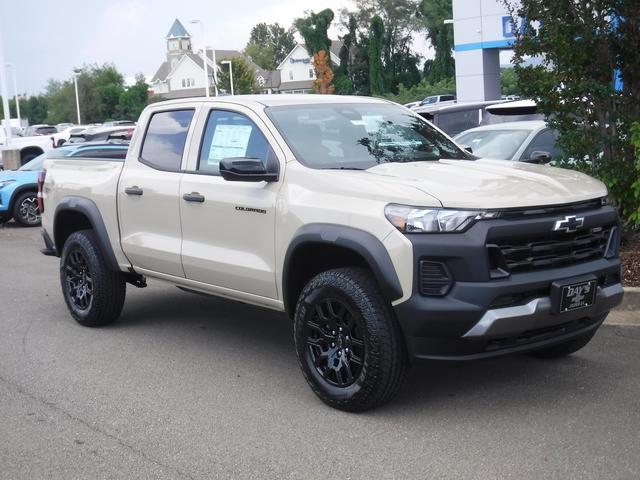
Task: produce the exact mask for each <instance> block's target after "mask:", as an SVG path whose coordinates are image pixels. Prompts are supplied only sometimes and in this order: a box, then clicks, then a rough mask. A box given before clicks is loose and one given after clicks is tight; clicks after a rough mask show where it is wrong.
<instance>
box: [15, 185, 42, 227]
mask: <svg viewBox="0 0 640 480" xmlns="http://www.w3.org/2000/svg"><path fill="white" fill-rule="evenodd" d="M13 219H14V220H15V221H16V222H18V223H19V224H20V225H23V226H25V227H37V226H38V225H40V209H38V194H37V193H36V192H24V193H21V194H20V195H18V198H16V201H15V203H14V204H13Z"/></svg>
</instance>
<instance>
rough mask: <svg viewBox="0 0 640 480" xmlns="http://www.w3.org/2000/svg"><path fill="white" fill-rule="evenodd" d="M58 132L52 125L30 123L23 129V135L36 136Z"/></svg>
mask: <svg viewBox="0 0 640 480" xmlns="http://www.w3.org/2000/svg"><path fill="white" fill-rule="evenodd" d="M54 133H58V129H57V128H56V127H54V126H53V125H31V126H29V127H27V128H26V129H25V132H24V136H25V137H36V136H40V135H52V134H54Z"/></svg>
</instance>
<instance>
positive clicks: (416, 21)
mask: <svg viewBox="0 0 640 480" xmlns="http://www.w3.org/2000/svg"><path fill="white" fill-rule="evenodd" d="M352 4H353V6H354V9H353V10H349V9H343V10H342V11H341V15H342V18H343V24H347V22H348V18H349V17H350V16H353V17H354V18H355V20H356V24H357V26H358V33H359V36H360V38H361V39H362V41H361V43H362V44H363V45H364V44H367V45H368V43H369V40H370V37H371V35H372V32H371V30H370V28H369V27H370V24H371V20H372V19H373V17H374V16H376V15H377V16H379V17H380V18H381V19H382V23H383V25H384V30H385V36H384V42H383V49H382V61H383V65H384V71H385V73H386V75H385V76H386V77H387V79H388V85H387V89H388V90H391V91H393V92H397V89H398V84H399V83H400V81H406V82H409V83H411V84H412V83H413V82H418V81H419V80H420V75H419V71H418V69H417V66H416V64H417V61H418V57H417V56H416V55H414V54H412V53H411V43H412V40H413V34H414V32H415V31H416V30H417V29H419V28H421V21H420V18H419V16H418V8H419V1H418V0H352ZM412 61H414V62H415V63H414V64H413V65H412V64H411V62H412Z"/></svg>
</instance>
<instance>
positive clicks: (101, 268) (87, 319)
mask: <svg viewBox="0 0 640 480" xmlns="http://www.w3.org/2000/svg"><path fill="white" fill-rule="evenodd" d="M60 282H61V284H62V293H63V295H64V299H65V302H66V303H67V307H68V308H69V311H70V312H71V316H73V318H74V319H75V320H76V321H77V322H78V323H79V324H81V325H84V326H86V327H100V326H103V325H108V324H110V323H112V322H113V321H114V320H116V319H117V318H118V317H119V316H120V312H121V311H122V306H123V305H124V298H125V294H126V282H125V279H124V276H123V275H122V273H120V272H114V271H113V270H110V269H109V268H108V266H107V264H106V261H105V259H104V256H103V255H102V252H101V251H100V247H99V245H98V241H97V239H96V237H95V234H94V232H93V231H91V230H80V231H78V232H75V233H72V234H71V235H70V236H69V238H68V239H67V241H66V242H65V244H64V247H63V249H62V256H61V258H60Z"/></svg>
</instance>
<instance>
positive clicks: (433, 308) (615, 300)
mask: <svg viewBox="0 0 640 480" xmlns="http://www.w3.org/2000/svg"><path fill="white" fill-rule="evenodd" d="M603 213H607V215H606V216H607V217H608V218H604V219H603V217H602V214H603ZM612 215H613V216H612ZM594 218H595V220H593V221H594V222H601V221H602V220H605V221H606V222H610V221H611V220H613V221H615V220H616V217H615V212H611V211H610V210H608V209H601V210H599V211H598V212H597V214H596V215H595V216H594ZM554 220H555V218H550V219H546V220H545V221H546V222H547V223H549V224H550V225H552V224H553V222H554ZM545 221H542V220H540V221H538V223H539V224H540V225H542V226H543V227H544V228H547V229H548V230H547V231H549V230H550V228H549V227H548V226H546V225H545ZM585 221H586V222H587V223H588V222H589V220H588V219H587V220H585ZM534 223H535V222H534ZM530 226H531V219H526V220H525V219H523V220H498V221H493V220H491V221H485V222H479V223H478V224H476V225H474V226H473V227H472V228H471V229H470V230H468V231H467V232H465V233H463V234H455V235H419V234H418V235H410V236H409V239H410V241H411V242H412V245H413V251H414V265H416V268H415V269H414V270H416V275H415V278H414V286H413V292H412V295H411V297H410V298H409V299H408V300H406V301H405V302H402V303H400V304H397V305H396V306H394V310H395V313H396V317H397V318H398V321H399V323H400V326H401V328H402V330H403V333H404V335H405V338H406V344H407V348H408V350H409V354H410V356H411V357H412V358H415V359H426V360H452V361H459V360H476V359H482V358H489V357H494V356H499V355H505V354H510V353H517V352H526V351H532V350H535V349H539V348H543V347H546V346H550V345H553V344H556V343H560V342H563V341H566V340H568V339H571V338H572V337H575V336H578V335H580V334H582V333H585V332H588V331H592V330H595V329H597V328H598V327H599V326H600V325H601V324H602V322H603V321H604V318H605V317H606V315H607V313H608V312H609V311H610V310H611V309H612V308H614V307H615V306H616V305H618V304H619V303H620V302H621V301H622V297H623V289H622V286H621V285H620V260H619V259H618V258H617V257H614V258H605V257H604V256H603V257H600V258H596V259H592V260H589V261H583V262H578V263H573V264H570V265H566V266H562V267H556V268H542V269H535V270H532V271H526V272H520V273H513V274H510V275H506V276H504V277H501V278H491V276H490V271H491V266H490V263H491V260H490V258H489V257H490V255H489V253H488V249H487V243H490V242H488V241H487V239H488V238H491V236H492V231H493V232H494V233H495V231H496V230H500V231H505V230H510V229H512V228H513V229H516V230H519V231H520V230H522V229H524V228H525V227H530ZM425 258H427V259H429V260H437V261H440V262H442V263H444V264H445V265H446V267H447V269H448V270H449V271H450V272H452V276H453V278H454V280H455V283H454V284H453V286H452V287H451V289H450V290H449V291H448V293H447V294H446V295H444V296H440V297H438V296H425V295H423V294H422V293H421V292H420V289H419V285H420V278H419V269H418V268H417V265H418V264H419V262H420V260H421V259H425ZM587 275H588V276H593V277H595V278H596V279H597V281H598V287H597V292H596V297H595V301H594V303H593V304H592V305H591V306H589V307H585V308H582V309H578V310H573V311H569V312H564V313H557V314H556V313H554V311H555V309H554V308H553V305H552V295H551V293H552V284H553V283H554V282H556V281H559V280H571V279H573V278H576V279H579V278H584V277H585V276H587ZM505 299H506V300H505Z"/></svg>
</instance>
